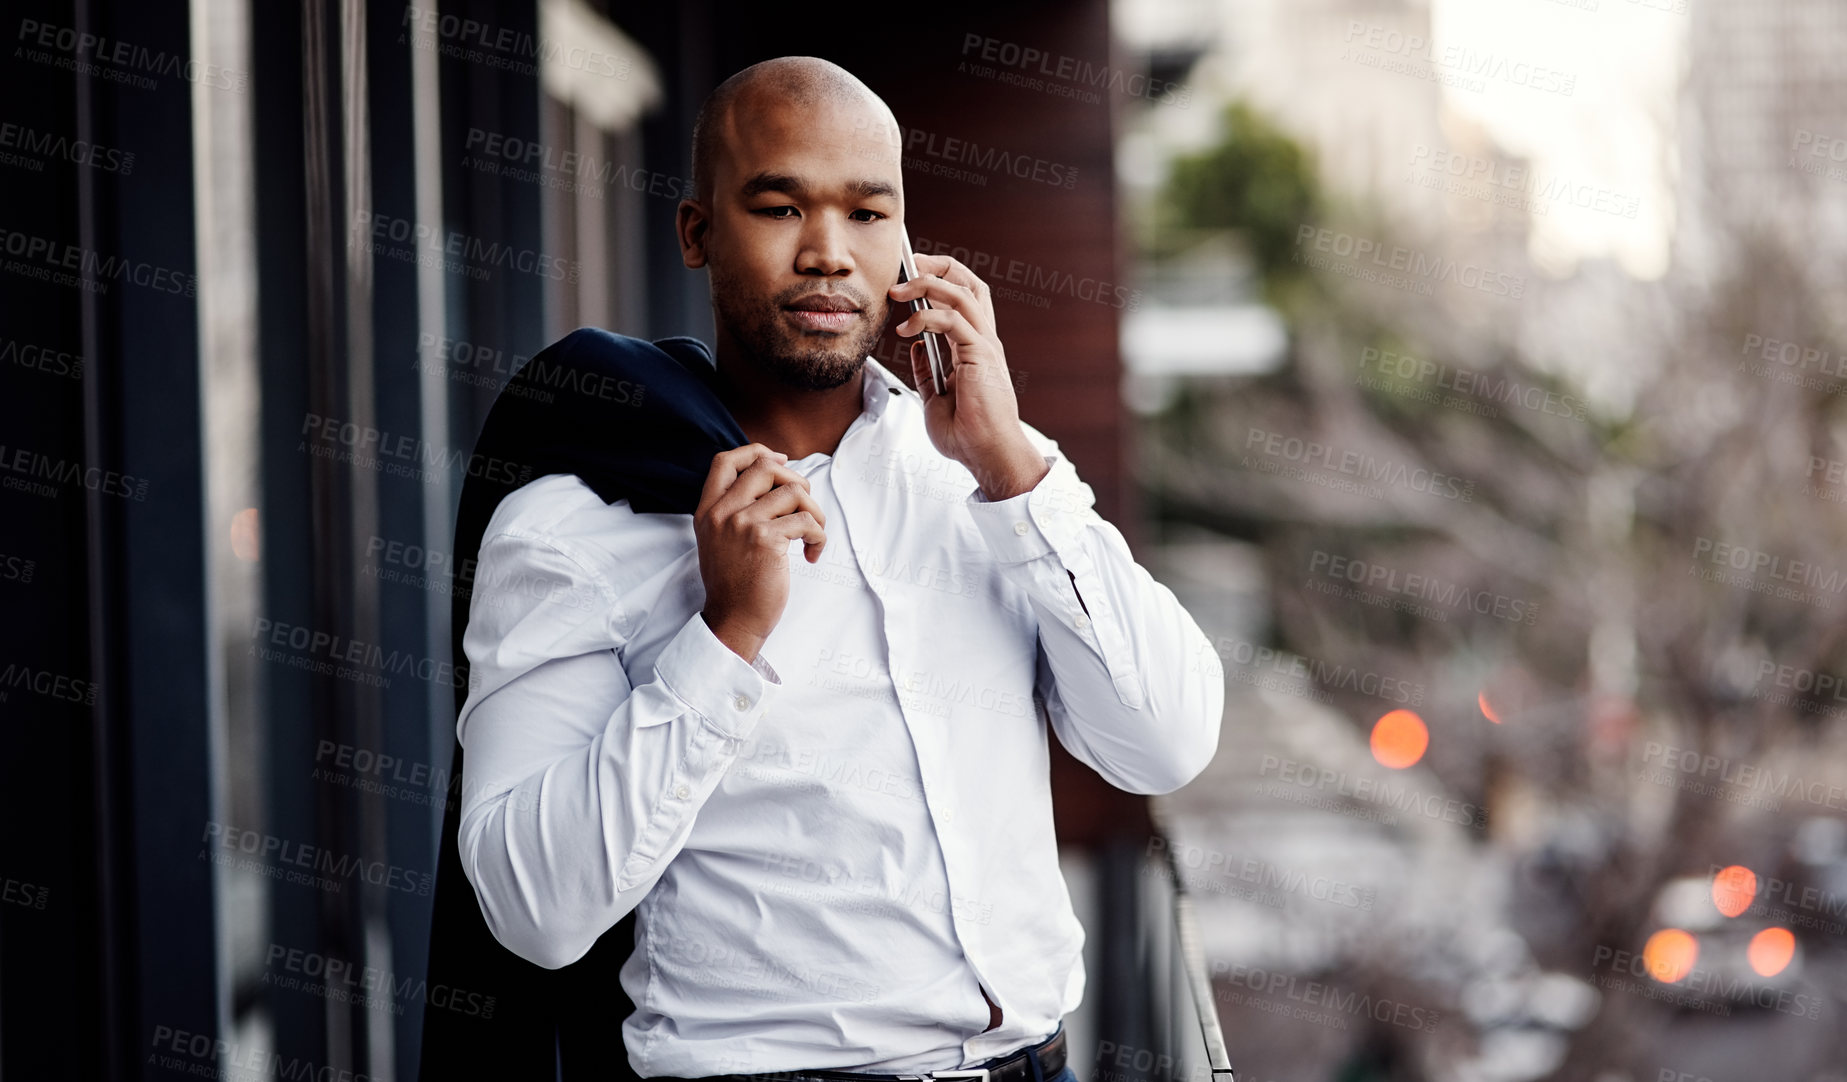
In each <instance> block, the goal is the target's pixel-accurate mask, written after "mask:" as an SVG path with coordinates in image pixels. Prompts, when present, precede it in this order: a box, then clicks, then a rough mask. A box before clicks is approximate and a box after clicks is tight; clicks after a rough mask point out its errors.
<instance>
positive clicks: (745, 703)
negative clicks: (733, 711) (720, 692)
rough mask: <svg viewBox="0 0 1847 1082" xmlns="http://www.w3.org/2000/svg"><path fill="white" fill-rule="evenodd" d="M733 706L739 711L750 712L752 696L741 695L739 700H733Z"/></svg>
mask: <svg viewBox="0 0 1847 1082" xmlns="http://www.w3.org/2000/svg"><path fill="white" fill-rule="evenodd" d="M731 705H732V706H735V707H737V708H738V709H739V710H749V709H750V696H748V695H739V696H738V697H737V698H735V699H733V700H731Z"/></svg>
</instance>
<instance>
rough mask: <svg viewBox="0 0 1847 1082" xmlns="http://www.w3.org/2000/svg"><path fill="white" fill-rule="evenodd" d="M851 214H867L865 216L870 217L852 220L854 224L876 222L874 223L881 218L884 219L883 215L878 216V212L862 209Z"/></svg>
mask: <svg viewBox="0 0 1847 1082" xmlns="http://www.w3.org/2000/svg"><path fill="white" fill-rule="evenodd" d="M853 213H854V214H856V215H857V214H867V215H871V217H867V218H854V219H853V220H854V221H856V222H876V221H878V220H879V219H880V218H883V217H885V215H883V214H880V213H879V212H878V211H876V210H863V209H862V210H856V211H854V212H853Z"/></svg>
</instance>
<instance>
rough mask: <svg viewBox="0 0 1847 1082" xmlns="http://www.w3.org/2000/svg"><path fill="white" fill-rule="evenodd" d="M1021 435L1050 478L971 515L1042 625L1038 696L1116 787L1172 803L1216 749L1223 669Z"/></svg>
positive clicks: (1081, 495) (1056, 460) (1044, 446)
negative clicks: (1169, 797)
mask: <svg viewBox="0 0 1847 1082" xmlns="http://www.w3.org/2000/svg"><path fill="white" fill-rule="evenodd" d="M1021 427H1022V428H1024V429H1025V430H1026V433H1027V436H1028V438H1029V439H1030V440H1031V441H1032V442H1033V444H1034V446H1035V447H1036V448H1037V449H1038V450H1039V451H1040V452H1041V453H1042V454H1043V455H1044V456H1045V459H1046V462H1047V464H1048V465H1049V466H1050V467H1051V470H1050V472H1048V473H1047V474H1046V475H1045V476H1044V477H1043V478H1041V479H1040V481H1039V483H1038V484H1037V485H1035V486H1034V487H1033V488H1031V489H1030V490H1028V491H1026V492H1022V493H1020V494H1019V495H1017V496H1013V497H1011V498H1009V499H1005V500H997V501H990V500H988V499H987V498H986V497H985V496H983V495H982V493H981V490H980V489H979V488H977V489H976V490H975V491H974V492H973V493H972V494H971V495H970V496H969V498H968V510H969V514H970V515H972V516H973V517H974V520H975V525H976V527H977V528H978V529H979V530H980V531H981V534H982V537H983V538H984V539H985V540H986V541H987V544H988V547H989V549H990V550H991V551H992V552H993V553H994V556H995V559H996V561H997V562H998V564H999V565H1000V570H1001V573H1002V574H1003V575H1005V576H1006V577H1007V578H1008V579H1010V580H1011V581H1013V582H1014V583H1016V584H1018V585H1019V586H1020V587H1021V588H1022V589H1023V590H1024V591H1025V592H1026V594H1027V596H1028V597H1029V598H1030V599H1031V603H1032V606H1033V609H1034V610H1035V611H1036V613H1037V614H1038V618H1039V651H1040V662H1041V664H1040V679H1039V681H1038V691H1039V693H1040V695H1041V697H1042V698H1043V699H1044V701H1045V706H1046V713H1047V714H1048V715H1049V716H1050V719H1051V723H1052V728H1053V731H1054V732H1056V733H1057V734H1058V739H1059V741H1060V742H1061V743H1063V744H1064V746H1065V747H1066V748H1067V749H1068V750H1069V751H1070V752H1071V754H1072V755H1073V756H1075V757H1076V758H1077V759H1079V760H1080V761H1082V762H1083V763H1085V764H1086V765H1088V766H1089V767H1090V768H1091V769H1093V770H1095V771H1097V773H1099V774H1101V775H1102V776H1103V777H1104V778H1105V779H1106V780H1107V781H1109V782H1110V784H1112V785H1114V786H1116V787H1117V788H1119V789H1125V790H1127V791H1129V792H1132V793H1145V794H1155V793H1168V792H1172V791H1173V790H1175V789H1178V788H1179V787H1180V786H1182V785H1185V784H1186V783H1187V782H1189V781H1191V780H1192V779H1193V778H1195V777H1197V776H1198V775H1199V773H1200V771H1202V770H1204V769H1205V768H1206V764H1207V763H1209V762H1210V761H1211V759H1212V756H1213V754H1214V753H1215V752H1216V751H1217V749H1218V735H1219V721H1220V716H1221V715H1222V714H1223V712H1224V708H1225V684H1224V676H1223V668H1222V666H1220V665H1218V664H1217V661H1218V658H1217V655H1216V654H1215V653H1214V652H1213V650H1212V647H1211V644H1210V642H1209V641H1208V640H1207V638H1206V635H1205V633H1204V632H1203V631H1201V630H1200V628H1199V625H1198V624H1197V623H1196V622H1195V621H1194V620H1193V617H1192V616H1191V615H1190V614H1188V613H1187V611H1186V609H1185V608H1183V607H1182V606H1181V604H1180V602H1179V600H1178V599H1177V598H1175V597H1174V594H1173V591H1172V590H1170V589H1168V588H1167V587H1166V586H1165V585H1163V584H1161V583H1159V582H1156V581H1155V579H1154V576H1152V575H1150V574H1149V573H1148V571H1147V570H1146V569H1145V568H1143V567H1142V566H1141V565H1140V564H1138V563H1136V562H1135V558H1134V556H1133V555H1132V554H1131V553H1130V551H1129V546H1128V542H1127V541H1126V540H1124V538H1123V536H1122V533H1121V531H1119V530H1117V529H1116V527H1115V526H1113V525H1111V524H1110V523H1109V522H1107V521H1106V520H1104V518H1103V517H1102V516H1101V515H1099V514H1097V512H1096V510H1095V505H1096V496H1095V493H1094V492H1092V491H1091V488H1090V486H1089V485H1087V484H1085V483H1084V482H1083V481H1081V480H1079V479H1078V476H1077V470H1076V469H1075V468H1074V467H1073V466H1072V465H1071V463H1070V461H1069V460H1068V459H1067V458H1066V457H1065V456H1064V455H1063V454H1062V453H1061V452H1060V451H1059V449H1058V444H1057V443H1056V442H1055V441H1053V440H1051V439H1050V438H1048V437H1046V436H1045V435H1043V434H1041V433H1040V432H1039V431H1038V430H1037V429H1034V428H1033V427H1032V426H1031V425H1026V424H1022V426H1021Z"/></svg>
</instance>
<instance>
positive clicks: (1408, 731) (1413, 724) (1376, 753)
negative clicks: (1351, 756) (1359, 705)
mask: <svg viewBox="0 0 1847 1082" xmlns="http://www.w3.org/2000/svg"><path fill="white" fill-rule="evenodd" d="M1429 746H1430V730H1429V729H1428V728H1426V727H1425V726H1424V719H1423V718H1420V717H1418V716H1417V715H1416V714H1414V713H1412V712H1411V711H1409V710H1394V711H1392V712H1391V713H1389V714H1387V715H1385V716H1384V717H1382V718H1380V719H1379V720H1378V721H1376V722H1374V723H1373V727H1372V757H1373V758H1375V759H1377V760H1379V762H1380V763H1381V764H1382V765H1384V766H1389V767H1391V768H1392V769H1393V770H1403V769H1404V768H1405V767H1408V766H1410V765H1412V764H1413V763H1415V762H1417V761H1418V760H1419V759H1422V758H1423V757H1424V749H1426V748H1428V747H1429Z"/></svg>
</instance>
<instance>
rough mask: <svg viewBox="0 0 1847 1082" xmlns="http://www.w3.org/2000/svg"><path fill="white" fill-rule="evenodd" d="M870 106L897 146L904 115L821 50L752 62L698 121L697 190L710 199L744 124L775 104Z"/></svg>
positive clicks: (702, 197) (716, 96) (725, 84)
mask: <svg viewBox="0 0 1847 1082" xmlns="http://www.w3.org/2000/svg"><path fill="white" fill-rule="evenodd" d="M824 105H826V106H836V107H842V108H850V109H859V110H867V111H870V112H871V113H872V114H873V116H874V118H875V121H876V122H877V123H879V124H880V125H882V126H885V127H887V128H888V129H889V131H888V133H879V135H880V137H881V138H882V137H885V136H886V135H887V134H888V135H889V138H890V140H891V145H892V146H893V147H895V146H896V145H897V142H896V140H897V139H898V121H897V119H896V118H895V117H893V116H892V112H891V107H890V106H888V105H886V104H885V101H884V99H882V98H880V97H879V96H878V95H877V94H874V93H873V92H872V88H870V87H868V86H867V85H866V84H865V83H862V82H860V81H859V79H858V78H856V77H855V76H854V75H853V73H852V72H850V71H848V70H847V69H845V68H843V67H841V66H840V65H838V64H835V63H832V62H830V61H827V60H822V59H821V58H820V57H816V56H779V57H776V58H775V59H773V60H765V61H763V62H762V63H759V64H752V65H751V66H750V67H748V68H745V69H744V70H743V71H740V72H738V73H737V74H736V75H733V76H732V77H731V78H729V79H726V80H725V81H724V82H722V83H720V84H718V88H717V89H716V90H713V91H712V93H711V95H710V96H708V97H707V98H706V99H705V104H704V105H703V106H701V107H700V109H699V118H698V119H697V120H696V121H694V122H693V192H694V195H695V197H696V198H698V199H699V201H700V202H703V203H707V204H710V202H711V200H712V181H713V177H714V175H715V174H716V173H717V166H718V161H719V158H720V156H721V155H723V154H725V153H726V148H727V147H728V146H730V145H731V143H732V141H733V136H734V134H735V132H736V131H737V129H738V128H739V127H740V126H748V125H750V124H752V123H753V122H754V121H757V120H759V119H761V118H762V116H763V115H764V113H765V112H766V111H767V110H769V109H774V108H787V107H791V106H792V107H794V108H796V109H803V110H807V109H815V108H818V107H821V106H824Z"/></svg>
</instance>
